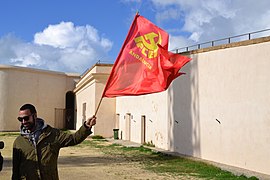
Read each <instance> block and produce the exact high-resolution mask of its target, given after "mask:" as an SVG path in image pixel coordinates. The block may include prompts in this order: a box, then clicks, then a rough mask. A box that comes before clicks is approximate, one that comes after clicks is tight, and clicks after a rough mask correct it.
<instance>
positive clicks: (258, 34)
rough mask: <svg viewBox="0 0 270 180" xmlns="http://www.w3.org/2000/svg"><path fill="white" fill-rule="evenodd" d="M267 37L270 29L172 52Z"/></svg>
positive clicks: (176, 50)
mask: <svg viewBox="0 0 270 180" xmlns="http://www.w3.org/2000/svg"><path fill="white" fill-rule="evenodd" d="M267 36H270V29H265V30H261V31H255V32H251V33H246V34H241V35H237V36H231V37H228V38H223V39H217V40H214V41H208V42H204V43H200V44H195V45H192V46H187V47H182V48H176V49H173V50H171V51H172V52H175V53H183V52H188V51H192V50H198V49H202V48H208V47H213V46H218V45H224V44H230V43H233V42H241V41H245V40H251V39H256V38H260V37H267Z"/></svg>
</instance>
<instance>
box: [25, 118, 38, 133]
mask: <svg viewBox="0 0 270 180" xmlns="http://www.w3.org/2000/svg"><path fill="white" fill-rule="evenodd" d="M35 126H36V121H35V120H34V121H33V122H31V123H30V122H28V123H26V124H24V125H23V127H24V128H25V129H27V130H30V131H31V130H33V129H34V128H35Z"/></svg>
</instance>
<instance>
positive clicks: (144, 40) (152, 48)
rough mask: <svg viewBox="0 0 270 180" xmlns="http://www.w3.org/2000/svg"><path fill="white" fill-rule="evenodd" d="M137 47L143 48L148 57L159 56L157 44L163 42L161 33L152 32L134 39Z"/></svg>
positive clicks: (143, 52)
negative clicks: (156, 39)
mask: <svg viewBox="0 0 270 180" xmlns="http://www.w3.org/2000/svg"><path fill="white" fill-rule="evenodd" d="M156 37H158V41H157V42H155V38H156ZM134 41H135V43H136V45H137V47H139V48H140V49H141V52H142V54H143V55H144V56H145V57H147V58H155V57H157V51H158V46H157V44H161V41H162V40H161V35H160V33H159V32H158V34H156V33H154V32H151V33H148V34H145V35H142V36H139V37H136V38H135V39H134Z"/></svg>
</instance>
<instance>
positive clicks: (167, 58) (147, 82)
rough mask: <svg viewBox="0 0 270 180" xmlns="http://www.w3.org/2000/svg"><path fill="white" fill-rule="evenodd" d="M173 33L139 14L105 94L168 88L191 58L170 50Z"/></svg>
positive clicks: (109, 95) (134, 92) (128, 93)
mask: <svg viewBox="0 0 270 180" xmlns="http://www.w3.org/2000/svg"><path fill="white" fill-rule="evenodd" d="M168 39H169V35H168V34H167V33H166V32H165V31H164V30H162V29H160V28H159V27H157V26H156V25H154V24H153V23H151V22H150V21H149V20H147V19H146V18H144V17H143V16H140V15H138V14H137V15H136V16H135V18H134V20H133V23H132V25H131V27H130V30H129V33H128V35H127V37H126V40H125V42H124V44H123V46H122V49H121V51H120V53H119V55H118V57H117V59H116V61H115V63H114V66H113V68H112V71H111V74H110V77H109V79H108V81H107V84H106V87H105V89H104V92H103V95H102V97H116V96H125V95H129V96H131V95H142V94H150V93H155V92H161V91H164V90H166V89H167V88H168V87H169V85H170V83H171V82H172V81H173V80H174V79H175V78H177V77H178V76H179V75H181V73H179V72H178V71H179V70H180V69H181V67H183V66H184V65H185V64H186V63H187V62H189V61H190V58H187V57H185V56H181V55H179V54H173V53H171V52H168Z"/></svg>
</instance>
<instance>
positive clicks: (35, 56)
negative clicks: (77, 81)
mask: <svg viewBox="0 0 270 180" xmlns="http://www.w3.org/2000/svg"><path fill="white" fill-rule="evenodd" d="M112 45H113V43H112V42H111V41H110V40H109V39H106V38H103V37H101V36H100V35H99V33H98V31H97V29H95V28H94V27H92V26H90V25H86V26H74V24H73V23H72V22H61V23H60V24H56V25H49V26H48V27H47V28H46V29H44V30H43V31H42V32H38V33H36V34H35V36H34V41H33V42H32V43H26V42H23V41H21V40H20V39H18V38H16V37H15V36H14V35H7V36H5V37H2V38H1V39H0V52H3V53H4V54H2V53H0V54H1V55H0V63H1V64H11V65H18V66H25V67H26V66H27V67H34V68H41V69H49V70H55V71H64V72H79V73H82V72H83V71H85V70H86V69H87V68H89V67H90V66H91V65H92V64H93V63H95V62H97V61H98V60H99V59H100V58H101V57H106V56H107V52H108V51H110V50H111V48H112Z"/></svg>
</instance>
